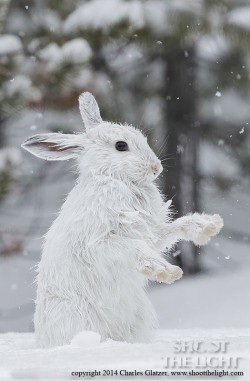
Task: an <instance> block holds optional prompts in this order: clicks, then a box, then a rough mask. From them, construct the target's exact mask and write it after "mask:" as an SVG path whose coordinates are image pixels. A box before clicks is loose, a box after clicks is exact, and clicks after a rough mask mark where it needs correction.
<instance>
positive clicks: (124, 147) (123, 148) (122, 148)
mask: <svg viewBox="0 0 250 381" xmlns="http://www.w3.org/2000/svg"><path fill="white" fill-rule="evenodd" d="M115 148H116V149H117V151H128V144H127V143H126V142H116V143H115Z"/></svg>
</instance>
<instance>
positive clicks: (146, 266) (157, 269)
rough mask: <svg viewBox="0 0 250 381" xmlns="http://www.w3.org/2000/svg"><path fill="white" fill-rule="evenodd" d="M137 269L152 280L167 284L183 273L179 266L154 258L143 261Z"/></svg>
mask: <svg viewBox="0 0 250 381" xmlns="http://www.w3.org/2000/svg"><path fill="white" fill-rule="evenodd" d="M138 270H139V271H140V272H141V273H142V274H144V275H146V276H147V277H148V278H150V279H152V280H155V281H157V282H160V283H161V282H163V283H168V284H171V283H173V282H175V281H176V280H178V279H180V278H181V277H182V274H183V271H182V269H181V268H180V267H178V266H174V265H171V264H170V263H168V262H164V261H156V260H145V261H143V263H141V265H140V267H139V269H138Z"/></svg>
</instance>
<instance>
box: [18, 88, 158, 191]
mask: <svg viewBox="0 0 250 381" xmlns="http://www.w3.org/2000/svg"><path fill="white" fill-rule="evenodd" d="M79 105H80V112H81V115H82V119H83V122H84V126H85V132H83V133H81V134H60V133H50V134H40V135H35V136H32V137H31V138H29V139H28V140H26V141H25V142H24V143H23V144H22V147H23V148H25V149H26V150H27V151H29V152H31V153H32V154H33V155H35V156H38V157H40V158H42V159H45V160H68V159H71V158H76V159H77V160H78V163H79V169H80V173H83V174H86V173H91V174H92V175H106V176H110V177H113V178H117V179H121V180H123V181H126V182H133V183H137V184H148V183H150V182H152V181H153V180H154V179H155V178H156V177H157V176H158V175H159V174H160V173H161V171H162V165H161V162H160V160H159V159H158V158H157V157H156V155H155V154H154V152H153V151H152V150H151V148H150V147H149V145H148V143H147V138H146V137H145V136H144V135H143V134H142V133H141V131H139V130H137V129H135V128H134V127H132V126H128V125H120V124H115V123H110V122H104V121H103V120H102V118H101V116H100V111H99V107H98V105H97V103H96V100H95V98H94V97H93V95H91V94H90V93H83V94H81V96H80V98H79Z"/></svg>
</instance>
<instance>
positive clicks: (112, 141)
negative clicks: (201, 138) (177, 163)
mask: <svg viewBox="0 0 250 381" xmlns="http://www.w3.org/2000/svg"><path fill="white" fill-rule="evenodd" d="M79 103H80V111H81V115H82V119H83V122H84V125H85V132H83V133H82V134H78V135H73V134H72V135H70V134H69V135H64V134H60V133H50V134H40V135H35V136H32V137H31V138H29V139H28V140H27V141H25V142H24V143H23V145H22V146H23V148H25V149H26V150H27V151H29V152H31V153H32V154H34V155H35V156H38V157H40V158H42V159H45V160H68V159H71V158H75V159H77V161H78V167H79V178H78V180H77V183H76V185H75V187H74V188H73V189H72V191H71V192H70V193H69V195H68V197H67V199H66V201H65V203H64V204H63V206H62V208H61V211H60V213H59V215H58V217H57V218H56V220H55V221H54V222H53V224H52V226H51V228H50V229H49V231H48V233H47V234H46V239H45V244H44V248H43V254H42V259H41V262H40V263H39V265H38V276H37V286H38V289H37V299H36V311H35V332H36V337H37V341H38V344H39V345H40V346H42V347H49V346H56V345H63V344H67V343H69V342H70V341H71V339H72V338H73V336H74V335H75V334H77V333H79V332H80V331H83V330H87V331H95V332H98V333H99V334H100V335H101V338H102V339H103V340H104V339H107V338H111V339H113V340H124V341H127V342H143V341H147V340H149V339H150V333H151V331H152V329H153V328H154V327H155V326H156V325H157V321H156V317H155V314H154V311H153V308H152V306H151V304H150V302H149V300H148V297H147V295H146V291H145V287H146V284H147V278H148V279H151V280H155V281H158V282H165V283H172V282H174V281H175V280H177V279H180V278H181V276H182V270H181V269H180V268H179V267H177V266H173V265H171V264H170V263H168V262H166V260H165V259H164V258H163V256H162V253H163V252H164V250H166V248H167V249H169V248H171V246H172V245H174V244H175V243H176V242H177V241H179V240H188V241H193V242H194V243H195V244H196V245H204V244H206V243H207V242H208V241H209V239H210V237H211V236H214V235H216V234H217V233H218V232H219V231H220V229H221V227H222V226H223V221H222V219H221V217H220V216H219V215H216V214H215V215H206V214H197V213H194V214H192V215H187V216H184V217H181V218H178V219H176V220H174V221H172V220H171V218H170V212H169V210H168V208H169V202H168V203H165V202H164V200H163V197H162V196H161V194H160V192H159V190H158V188H157V186H156V185H155V184H154V180H155V179H156V178H157V176H158V175H159V174H160V173H161V171H162V166H161V162H160V160H159V159H158V158H157V157H156V155H155V154H154V152H153V151H152V150H151V148H150V147H149V145H148V143H147V139H146V137H145V136H144V135H143V134H142V133H141V132H140V131H139V130H137V129H135V128H134V127H132V126H128V125H120V124H115V123H110V122H104V121H102V119H101V116H100V112H99V108H98V105H97V103H96V101H95V99H94V97H93V96H92V95H91V94H90V93H83V94H82V95H81V96H80V98H79Z"/></svg>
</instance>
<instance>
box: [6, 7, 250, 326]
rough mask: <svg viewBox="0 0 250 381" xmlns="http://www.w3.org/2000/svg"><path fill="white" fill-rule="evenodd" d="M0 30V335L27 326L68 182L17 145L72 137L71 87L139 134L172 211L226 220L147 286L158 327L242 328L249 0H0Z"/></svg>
mask: <svg viewBox="0 0 250 381" xmlns="http://www.w3.org/2000/svg"><path fill="white" fill-rule="evenodd" d="M0 29H1V30H0V32H1V36H0V332H7V331H10V330H11V331H30V330H32V329H33V325H32V316H33V310H34V303H33V299H34V296H35V287H34V285H33V284H32V283H33V281H34V276H35V265H36V264H37V262H38V260H39V258H40V255H41V245H42V238H41V237H42V235H43V234H44V233H45V232H46V231H47V229H48V227H49V225H50V224H51V222H52V221H53V219H54V218H55V215H56V213H57V211H58V209H59V208H60V205H61V204H62V202H63V200H64V198H65V195H66V194H67V192H68V191H69V190H70V189H71V188H72V186H73V183H74V180H75V176H76V174H75V169H74V166H73V165H72V163H71V162H67V163H65V162H64V163H61V164H60V163H49V162H43V161H40V160H39V159H36V158H34V157H31V156H30V155H28V154H27V153H26V152H24V151H22V150H21V148H20V144H21V142H22V141H23V140H25V139H26V138H27V137H29V136H30V135H32V134H34V133H40V132H46V131H53V132H56V131H63V132H64V133H69V132H72V131H81V129H82V123H81V119H80V114H79V112H78V101H77V99H78V96H79V94H80V93H81V92H83V91H90V92H92V93H93V94H94V95H95V97H96V98H97V100H98V103H99V104H100V108H101V110H102V116H103V118H104V119H108V120H113V121H121V122H125V121H126V122H128V123H131V124H133V125H136V126H140V128H142V129H143V130H145V131H146V132H147V134H148V136H149V137H150V142H151V146H152V147H153V148H154V150H155V152H156V153H160V154H161V157H163V158H164V159H167V160H166V161H164V166H165V173H164V175H163V176H162V177H161V179H160V181H161V187H162V189H163V191H164V193H165V194H166V195H167V196H168V198H173V204H174V205H175V207H176V209H177V210H178V214H179V215H183V214H185V213H188V212H192V211H200V212H202V211H205V212H209V213H220V214H221V215H222V217H223V218H224V221H225V227H224V229H223V231H222V232H221V234H220V236H219V237H216V238H214V239H213V240H212V241H211V243H210V244H209V245H208V246H207V247H206V248H204V249H202V250H200V249H197V248H195V247H194V246H193V245H189V244H185V245H183V244H182V245H180V246H179V247H177V248H176V250H175V251H174V252H173V253H172V255H171V257H170V259H171V261H172V262H176V263H178V264H179V265H180V266H181V267H182V268H183V269H184V271H185V274H186V277H185V278H184V279H182V280H181V281H179V282H177V283H176V284H173V285H171V286H164V285H160V286H156V285H152V288H151V290H150V297H151V300H152V302H153V304H154V305H155V308H156V310H157V314H158V316H159V319H160V324H161V327H163V328H190V327H214V328H219V327H249V315H250V303H249V302H250V287H249V286H250V280H249V278H250V277H249V271H250V250H249V248H250V204H249V201H250V194H249V186H250V181H249V172H250V133H249V132H250V126H249V123H250V87H249V84H250V3H249V1H247V0H244V1H243V0H234V1H232V0H220V1H216V0H175V1H170V0H154V1H153V0H145V1H143V0H142V1H139V0H130V1H129V0H127V1H126V0H89V1H83V0H82V1H80V0H60V1H56V0H50V1H49V0H43V1H38V0H19V1H14V0H12V1H11V0H0ZM164 301H165V303H164ZM166 301H168V305H171V306H172V308H171V310H169V308H168V310H167V309H166V307H165V305H166V304H167V302H166Z"/></svg>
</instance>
